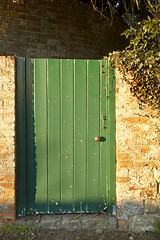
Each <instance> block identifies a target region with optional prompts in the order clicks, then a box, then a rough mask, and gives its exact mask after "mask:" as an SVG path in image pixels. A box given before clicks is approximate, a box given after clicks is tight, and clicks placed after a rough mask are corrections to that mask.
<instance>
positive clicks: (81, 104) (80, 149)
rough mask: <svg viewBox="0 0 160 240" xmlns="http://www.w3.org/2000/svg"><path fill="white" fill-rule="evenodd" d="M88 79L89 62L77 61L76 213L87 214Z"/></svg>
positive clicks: (75, 105) (75, 113)
mask: <svg viewBox="0 0 160 240" xmlns="http://www.w3.org/2000/svg"><path fill="white" fill-rule="evenodd" d="M86 79H87V61H86V60H75V93H74V99H75V104H74V107H75V111H74V122H75V124H74V126H75V150H74V159H75V165H74V176H75V177H74V181H75V184H74V203H75V211H76V212H86V106H87V102H86V91H87V88H86V87H87V83H86Z"/></svg>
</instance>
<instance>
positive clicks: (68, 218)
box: [16, 213, 117, 231]
mask: <svg viewBox="0 0 160 240" xmlns="http://www.w3.org/2000/svg"><path fill="white" fill-rule="evenodd" d="M16 224H17V225H30V226H39V227H42V228H48V229H62V228H63V229H64V228H65V229H78V230H87V229H90V230H96V231H101V230H114V231H115V230H117V217H116V216H109V215H107V214H103V213H97V214H96V213H95V214H59V215H56V214H50V215H34V216H25V217H21V218H19V219H17V220H16Z"/></svg>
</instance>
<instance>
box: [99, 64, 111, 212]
mask: <svg viewBox="0 0 160 240" xmlns="http://www.w3.org/2000/svg"><path fill="white" fill-rule="evenodd" d="M106 64H107V62H106V61H105V60H103V61H101V62H100V66H101V70H100V88H101V92H100V136H101V137H104V138H106V140H105V141H104V142H101V143H100V210H102V211H103V210H104V209H105V208H106V207H107V203H108V160H109V159H107V156H106V149H107V141H108V139H107V136H106V133H107V129H106V126H107V119H108V114H107V111H106V67H107V66H106Z"/></svg>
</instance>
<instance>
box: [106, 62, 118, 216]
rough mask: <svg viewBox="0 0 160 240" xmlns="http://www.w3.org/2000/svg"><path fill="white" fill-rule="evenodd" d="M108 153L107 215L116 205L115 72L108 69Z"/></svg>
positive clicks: (110, 68)
mask: <svg viewBox="0 0 160 240" xmlns="http://www.w3.org/2000/svg"><path fill="white" fill-rule="evenodd" d="M108 95H109V98H108V102H107V105H108V106H107V107H108V128H107V129H108V132H107V138H108V139H109V142H108V152H109V176H108V177H109V187H108V189H109V192H108V197H109V199H108V201H109V203H108V205H109V206H108V213H109V214H112V213H113V206H114V205H115V203H116V144H115V133H116V123H115V71H114V69H113V68H112V67H110V66H109V67H108Z"/></svg>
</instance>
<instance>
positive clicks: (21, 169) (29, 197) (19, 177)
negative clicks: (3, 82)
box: [16, 58, 36, 216]
mask: <svg viewBox="0 0 160 240" xmlns="http://www.w3.org/2000/svg"><path fill="white" fill-rule="evenodd" d="M33 106H34V105H33V61H32V60H31V59H24V58H16V212H17V216H24V215H26V214H34V198H35V182H36V181H35V180H36V178H35V149H34V148H35V147H34V146H35V144H34V110H33Z"/></svg>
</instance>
